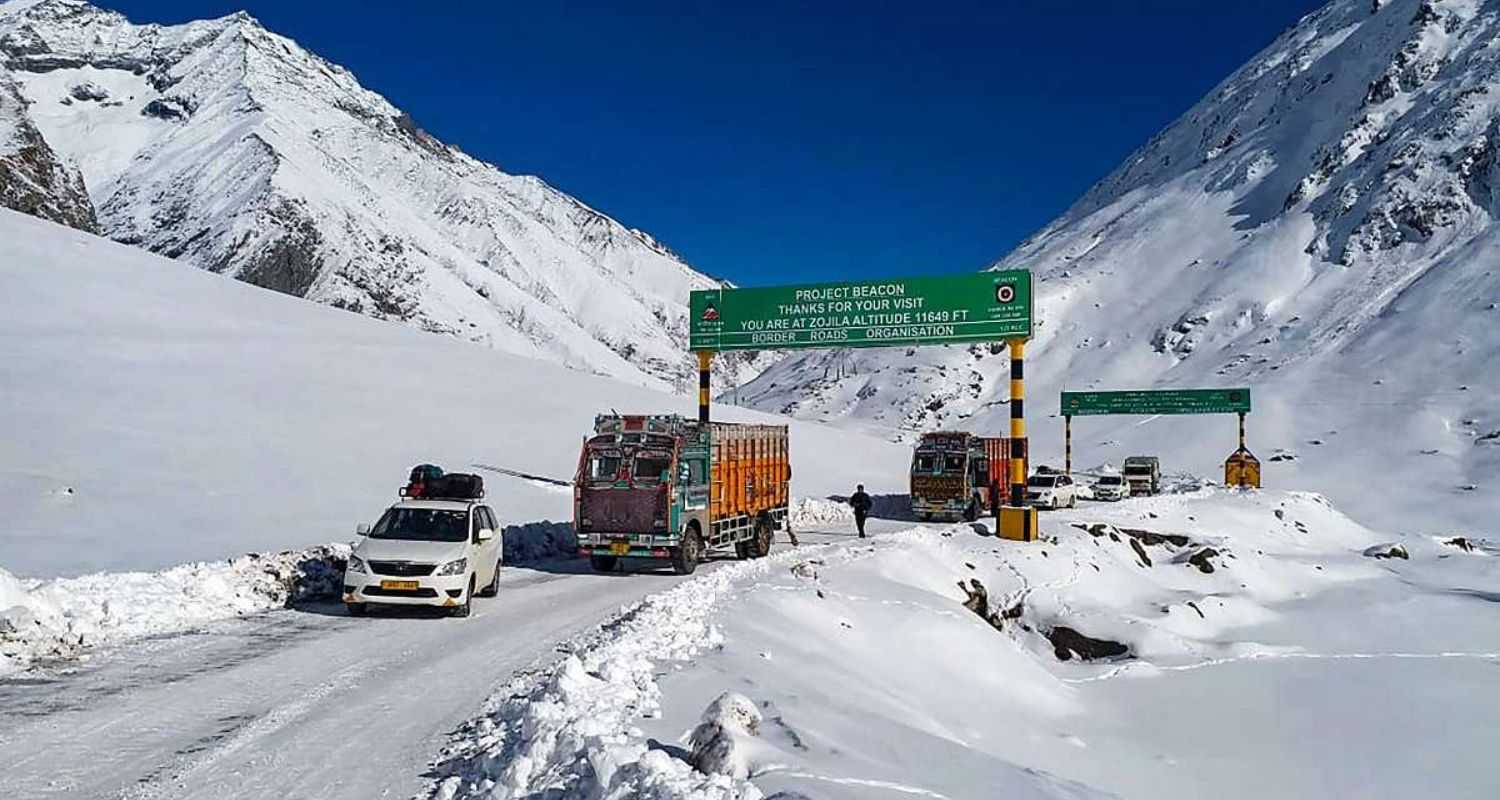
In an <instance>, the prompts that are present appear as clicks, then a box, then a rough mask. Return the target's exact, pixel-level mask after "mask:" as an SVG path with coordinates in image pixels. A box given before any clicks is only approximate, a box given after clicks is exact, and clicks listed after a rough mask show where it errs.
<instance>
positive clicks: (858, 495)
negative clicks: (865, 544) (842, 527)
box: [849, 483, 875, 539]
mask: <svg viewBox="0 0 1500 800" xmlns="http://www.w3.org/2000/svg"><path fill="white" fill-rule="evenodd" d="M849 505H850V507H852V508H853V509H854V525H855V527H857V528H859V538H861V539H863V538H865V518H866V517H868V516H870V508H871V507H872V506H874V505H875V502H874V501H873V500H871V499H870V496H869V495H867V494H865V485H864V484H863V483H861V484H860V485H858V486H856V487H854V494H853V495H851V496H850V497H849Z"/></svg>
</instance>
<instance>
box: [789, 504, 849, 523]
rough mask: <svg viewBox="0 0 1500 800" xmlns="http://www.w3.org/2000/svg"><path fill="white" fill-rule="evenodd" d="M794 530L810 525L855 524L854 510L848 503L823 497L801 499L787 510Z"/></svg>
mask: <svg viewBox="0 0 1500 800" xmlns="http://www.w3.org/2000/svg"><path fill="white" fill-rule="evenodd" d="M787 516H788V518H789V519H790V520H791V522H792V530H797V529H798V528H799V527H803V526H808V525H823V524H827V523H830V522H848V523H851V524H852V523H853V522H854V509H853V508H852V507H850V505H849V504H848V503H847V502H843V501H839V500H825V499H824V498H821V497H799V498H797V499H795V500H793V501H792V505H791V507H790V508H789V509H787Z"/></svg>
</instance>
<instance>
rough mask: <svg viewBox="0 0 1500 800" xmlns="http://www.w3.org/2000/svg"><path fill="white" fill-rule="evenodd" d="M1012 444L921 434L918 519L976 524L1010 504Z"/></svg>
mask: <svg viewBox="0 0 1500 800" xmlns="http://www.w3.org/2000/svg"><path fill="white" fill-rule="evenodd" d="M1009 457H1010V440H1009V439H1004V438H999V437H986V436H975V435H974V434H971V433H963V432H958V431H935V432H932V433H924V434H922V438H921V439H920V440H918V442H917V446H916V449H915V450H914V451H913V452H912V458H911V513H912V515H913V516H915V517H916V518H917V519H924V520H934V519H941V520H947V521H950V522H956V521H958V520H960V519H967V520H971V521H972V520H975V519H978V518H979V516H980V515H981V514H986V513H991V512H993V511H994V510H995V508H996V507H998V506H999V505H1001V504H1003V503H1005V502H1006V497H1008V491H1007V490H1008V489H1009V486H1008V485H1007V484H1008V481H1007V480H1006V467H1007V459H1008V458H1009Z"/></svg>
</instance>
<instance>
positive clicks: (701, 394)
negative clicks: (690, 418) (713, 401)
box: [698, 350, 714, 425]
mask: <svg viewBox="0 0 1500 800" xmlns="http://www.w3.org/2000/svg"><path fill="white" fill-rule="evenodd" d="M713 365H714V351H712V350H699V351H698V421H699V422H701V423H703V424H704V425H707V424H708V394H709V369H710V368H711V367H712V366H713Z"/></svg>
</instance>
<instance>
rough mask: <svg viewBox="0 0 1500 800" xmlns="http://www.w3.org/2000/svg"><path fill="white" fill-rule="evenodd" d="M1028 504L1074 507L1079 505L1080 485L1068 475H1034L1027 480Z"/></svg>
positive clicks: (1048, 506) (1038, 506)
mask: <svg viewBox="0 0 1500 800" xmlns="http://www.w3.org/2000/svg"><path fill="white" fill-rule="evenodd" d="M1026 504H1027V505H1032V506H1036V507H1037V508H1050V509H1059V508H1072V507H1074V506H1076V505H1078V487H1077V485H1076V484H1074V483H1073V479H1072V478H1071V477H1069V476H1067V475H1058V474H1049V475H1032V476H1031V478H1030V479H1029V480H1027V481H1026Z"/></svg>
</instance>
